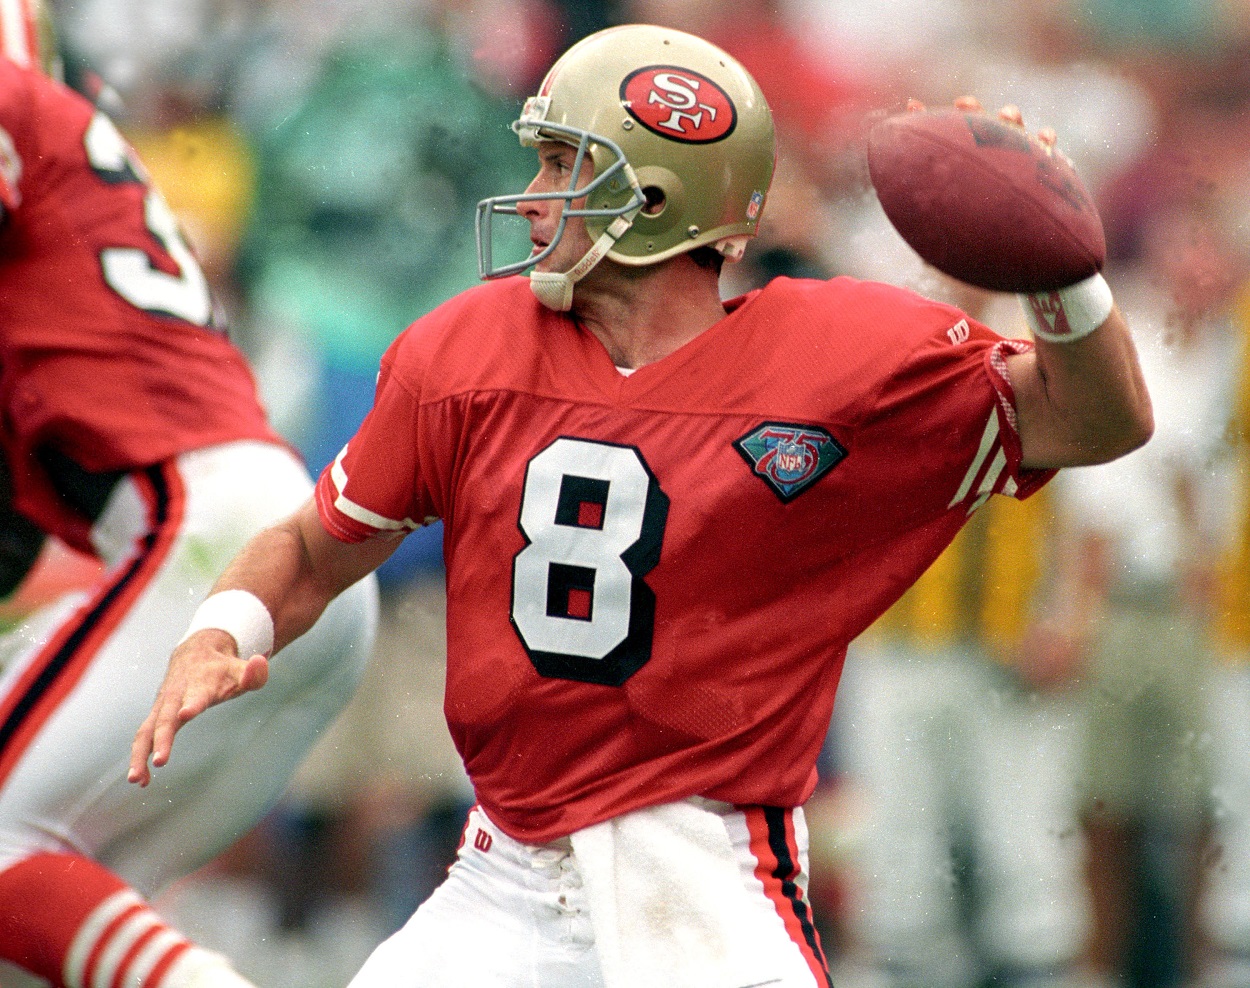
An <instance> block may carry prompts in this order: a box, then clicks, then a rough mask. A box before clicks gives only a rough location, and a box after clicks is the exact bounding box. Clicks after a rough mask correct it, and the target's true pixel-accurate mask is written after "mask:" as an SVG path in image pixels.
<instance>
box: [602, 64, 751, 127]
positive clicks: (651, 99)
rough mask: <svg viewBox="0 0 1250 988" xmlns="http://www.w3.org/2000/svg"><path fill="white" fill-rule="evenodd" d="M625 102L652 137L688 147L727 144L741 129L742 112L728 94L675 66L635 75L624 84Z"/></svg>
mask: <svg viewBox="0 0 1250 988" xmlns="http://www.w3.org/2000/svg"><path fill="white" fill-rule="evenodd" d="M621 102H622V103H623V104H624V106H625V109H626V110H627V111H628V112H629V115H630V116H631V117H633V118H634V119H635V120H637V121H638V122H639V123H640V124H642V125H643V126H644V127H646V128H647V130H649V131H651V133H653V134H659V135H660V136H661V137H668V138H670V139H672V140H674V141H684V142H686V143H688V144H710V143H712V142H713V141H720V140H724V139H725V138H726V137H728V136H729V135H730V134H732V133H733V130H734V127H736V126H737V125H738V110H737V108H736V107H735V106H734V104H733V101H732V100H731V99H730V98H729V94H728V93H726V92H725V90H723V89H721V87H720V86H718V85H717V84H716V83H714V82H713V81H712V80H711V79H709V78H708V77H707V76H705V75H702V74H701V73H699V72H692V71H691V70H690V69H683V68H678V67H677V66H673V65H649V66H647V67H646V68H644V69H637V70H636V71H634V72H631V73H630V74H629V75H627V76H626V77H625V80H624V81H623V82H622V83H621Z"/></svg>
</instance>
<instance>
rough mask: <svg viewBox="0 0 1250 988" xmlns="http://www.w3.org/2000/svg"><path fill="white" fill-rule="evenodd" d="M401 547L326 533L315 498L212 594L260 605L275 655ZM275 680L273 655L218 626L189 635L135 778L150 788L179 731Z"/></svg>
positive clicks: (140, 738)
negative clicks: (232, 593)
mask: <svg viewBox="0 0 1250 988" xmlns="http://www.w3.org/2000/svg"><path fill="white" fill-rule="evenodd" d="M399 542H400V539H399V538H394V539H372V540H367V541H364V542H357V543H351V544H348V543H345V542H341V541H339V540H338V539H336V538H334V537H333V536H332V535H330V534H329V533H328V532H326V530H325V528H324V527H322V524H321V521H320V518H319V517H318V515H317V507H316V504H315V502H314V501H312V500H309V501H308V502H306V503H305V504H304V506H303V507H302V508H300V510H299V511H297V512H296V513H295V514H294V515H292V516H291V517H290V518H288V519H286V520H285V521H283V522H280V523H279V524H277V525H275V526H273V527H272V528H268V529H266V530H265V531H263V532H261V533H259V534H258V535H256V536H255V537H254V538H253V539H252V540H251V541H250V542H248V544H247V545H246V546H244V547H243V550H242V551H241V552H240V553H239V555H238V556H237V557H235V559H234V561H233V562H232V563H231V564H230V565H229V567H227V569H226V571H225V572H224V573H223V574H222V576H221V578H220V579H219V580H218V581H217V583H216V584H215V585H214V587H213V596H214V597H215V596H216V595H218V594H221V593H222V592H224V591H229V590H241V591H246V592H247V593H249V594H251V595H253V596H254V597H255V598H256V599H257V600H259V601H260V603H261V604H263V605H264V608H265V609H266V610H268V612H269V617H271V618H272V622H273V642H272V646H271V647H270V648H267V649H265V651H266V652H269V653H270V654H272V653H273V652H277V651H278V650H279V649H281V648H282V647H284V646H285V645H288V644H290V643H291V642H292V641H294V640H295V639H296V638H298V637H299V636H300V635H302V634H303V633H304V632H306V631H307V630H308V629H309V628H311V627H312V626H313V625H314V624H315V623H316V621H317V618H319V617H320V616H321V613H322V611H324V610H325V609H326V607H327V605H328V604H329V603H330V601H331V600H333V599H334V598H335V597H336V596H338V595H339V594H340V593H342V592H343V591H344V590H346V589H347V588H348V587H350V586H351V585H352V584H353V583H355V582H356V581H358V580H360V579H362V578H364V577H365V576H367V575H368V574H369V573H371V572H373V570H375V569H376V568H377V567H378V566H380V565H382V563H384V562H385V561H386V559H387V557H389V556H390V554H391V553H392V552H394V551H395V548H396V547H397V546H398V545H399ZM210 599H211V598H210ZM253 603H254V602H253ZM257 610H258V611H259V607H257ZM261 616H262V617H263V615H261ZM244 651H246V652H252V651H253V649H251V648H245V649H244ZM268 679H269V659H268V657H267V655H266V654H261V653H260V652H257V653H256V654H251V655H240V654H239V645H238V644H237V643H236V640H235V637H234V636H233V635H231V634H228V633H227V632H225V631H222V630H220V629H219V628H217V627H205V628H203V629H202V630H200V631H197V632H195V633H194V634H192V635H190V636H189V637H188V638H187V639H186V640H185V641H183V642H182V643H181V644H179V645H178V647H177V648H175V649H174V652H173V655H172V656H171V657H170V660H169V669H168V670H167V671H166V673H165V681H164V682H163V683H162V684H161V688H160V690H159V691H158V693H157V695H156V700H155V702H154V703H153V705H152V710H151V712H150V713H149V714H148V717H147V719H146V720H145V721H144V722H143V724H142V725H141V726H140V727H139V730H138V732H137V733H136V734H135V740H134V744H133V745H132V746H131V751H130V772H129V774H128V778H129V780H130V781H131V782H137V783H139V784H140V785H144V786H146V785H147V784H148V783H149V782H150V781H151V778H152V776H151V770H150V769H149V767H148V759H149V758H151V764H152V766H154V767H157V768H159V767H160V766H162V765H164V764H165V763H166V762H168V761H169V756H170V751H171V749H172V747H173V743H174V735H175V734H176V733H177V732H178V730H179V728H181V727H182V726H183V725H184V724H186V723H187V722H188V721H190V720H191V719H192V718H194V717H196V716H198V715H199V714H201V713H203V712H204V711H205V710H207V709H208V708H209V707H211V706H213V705H214V704H217V703H221V702H223V701H225V700H229V699H231V698H232V697H236V696H239V695H240V694H242V693H247V692H249V691H251V690H256V689H260V688H261V687H262V686H264V685H265V683H266V682H267V681H268Z"/></svg>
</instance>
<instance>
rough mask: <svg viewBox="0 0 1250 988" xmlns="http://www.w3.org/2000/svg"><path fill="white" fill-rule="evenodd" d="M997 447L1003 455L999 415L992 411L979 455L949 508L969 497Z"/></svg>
mask: <svg viewBox="0 0 1250 988" xmlns="http://www.w3.org/2000/svg"><path fill="white" fill-rule="evenodd" d="M996 446H997V447H998V449H999V451H1000V453H1001V451H1002V446H1001V445H999V443H998V415H997V414H996V413H995V412H993V411H991V412H990V416H989V418H988V419H987V420H986V422H985V431H984V432H983V433H981V445H980V447H978V449H977V455H976V456H975V457H974V458H973V460H972V464H971V466H969V467H968V472H967V473H966V474H964V479H963V480H962V481H961V482H960V484H959V490H957V491H956V492H955V496H954V497H953V498H951V501H950V504H948V505H947V507H948V508H953V507H954V506H955V505H957V504H958V503H959V502H960V501H962V500H963V499H964V498H966V497H967V496H968V492H969V491H970V490H972V485H973V484H974V483H975V482H976V479H977V477H978V476H979V475H980V473H981V468H982V467H983V466H984V465H985V461H986V459H987V458H988V457H989V455H990V453H991V451H992V450H993V449H994V448H995V447H996Z"/></svg>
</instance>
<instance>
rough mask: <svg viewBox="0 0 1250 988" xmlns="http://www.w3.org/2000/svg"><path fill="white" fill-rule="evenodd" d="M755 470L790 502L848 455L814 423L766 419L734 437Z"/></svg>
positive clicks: (784, 500)
mask: <svg viewBox="0 0 1250 988" xmlns="http://www.w3.org/2000/svg"><path fill="white" fill-rule="evenodd" d="M734 449H736V450H737V451H738V452H739V453H741V454H742V457H743V459H745V460H746V461H747V463H749V464H750V466H751V469H752V471H754V473H755V475H756V476H757V477H759V478H760V479H761V480H762V481H764V483H766V484H767V485H768V486H769V487H770V488H772V491H773V493H774V494H776V495H777V497H779V498H781V500H782V502H783V503H786V504H788V503H789V502H790V501H793V500H794V499H795V498H796V497H798V496H799V495H800V494H802V493H803V492H804V491H805V490H807V488H809V487H811V485H812V484H814V483H815V482H816V481H817V480H819V479H820V478H821V477H823V476H824V475H825V474H826V473H828V472H829V471H830V470H832V469H833V468H834V467H836V466H837V465H838V464H839V463H841V462H842V460H843V459H845V458H846V448H845V447H844V446H843V445H842V444H841V443H840V442H838V441H837V440H836V439H834V438H833V436H831V435H829V433H828V432H826V431H825V430H824V429H821V428H819V427H817V426H814V425H792V424H789V423H786V422H765V423H764V424H763V425H761V426H759V427H758V428H757V429H755V430H754V431H753V432H749V433H748V434H747V435H745V436H742V437H740V438H738V439H735V440H734Z"/></svg>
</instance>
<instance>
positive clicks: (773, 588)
mask: <svg viewBox="0 0 1250 988" xmlns="http://www.w3.org/2000/svg"><path fill="white" fill-rule="evenodd" d="M728 308H729V310H730V311H729V314H728V315H727V316H726V317H725V318H724V319H723V320H721V321H720V322H719V323H717V324H716V325H715V326H713V327H711V328H710V329H708V330H707V331H706V332H704V333H703V334H702V335H700V336H699V337H697V338H696V339H694V340H692V341H691V342H689V343H687V344H686V345H685V346H684V347H682V348H681V349H680V350H678V351H677V352H675V353H673V354H671V355H670V356H668V357H666V358H665V359H663V360H661V361H658V362H656V363H653V364H650V365H647V366H644V367H642V368H640V369H638V370H637V371H635V372H634V373H632V374H631V375H628V376H626V375H623V374H622V373H621V372H620V371H618V370H617V369H616V368H615V367H613V365H612V362H611V360H610V358H609V356H608V354H607V352H606V350H605V349H604V348H603V347H602V346H601V345H600V344H599V342H598V341H597V340H596V338H595V337H594V336H593V335H592V334H591V333H590V332H588V331H586V330H584V329H582V328H581V327H580V326H579V325H578V324H577V322H576V321H575V320H573V319H571V318H568V317H566V316H563V315H558V314H555V313H552V312H549V311H547V310H546V309H544V308H542V307H541V306H540V305H539V304H538V303H537V302H536V301H535V300H534V298H533V296H532V294H531V292H530V290H529V288H528V286H527V285H526V283H525V280H524V279H523V278H512V279H505V280H500V281H496V282H492V283H488V284H486V285H483V286H480V287H477V288H475V289H473V290H471V291H469V292H466V293H464V294H462V295H460V296H459V297H457V298H456V299H453V300H452V301H451V302H449V303H447V304H445V305H444V306H442V307H441V308H439V309H437V310H435V311H434V312H433V313H431V314H430V315H428V316H426V317H424V318H423V319H421V320H419V321H418V322H417V323H416V324H414V325H413V326H412V327H411V328H410V329H409V330H408V331H407V332H406V333H404V334H403V335H401V336H400V337H399V339H398V340H396V342H395V343H394V345H393V346H392V347H391V348H390V350H389V352H388V353H387V354H386V355H385V357H384V358H383V362H382V370H381V375H380V378H379V383H378V389H377V396H376V400H375V405H374V408H373V410H372V412H371V413H370V415H369V416H368V417H367V418H366V419H365V421H364V423H363V424H362V426H361V428H360V430H359V432H358V433H357V435H356V436H355V437H354V438H353V439H352V440H351V442H349V443H348V445H347V447H346V449H345V450H344V451H343V453H342V454H341V455H340V456H339V458H338V459H337V460H336V462H335V463H333V464H332V465H331V466H330V467H328V468H327V469H326V471H325V472H324V473H323V474H322V476H321V478H320V481H319V483H318V488H317V496H318V504H319V507H320V510H321V515H322V519H323V522H324V524H325V525H326V527H327V529H328V530H329V531H330V532H332V533H333V534H334V535H336V536H337V537H339V538H341V539H344V540H349V541H351V540H360V539H366V538H370V537H373V536H377V535H379V534H384V533H388V532H392V533H393V532H395V531H397V530H403V529H408V528H411V527H413V526H416V525H419V524H422V523H423V522H427V521H429V520H431V519H433V518H442V519H443V520H444V523H445V527H446V536H445V556H446V561H447V583H448V594H447V596H448V629H447V638H448V649H447V652H448V657H447V663H448V669H447V694H446V700H445V709H446V715H447V720H448V723H449V725H450V728H451V732H452V736H453V738H454V740H455V743H456V745H457V747H458V749H459V751H460V753H461V755H462V756H463V758H464V762H465V765H466V767H467V770H468V773H469V776H470V778H471V779H472V782H473V784H474V786H475V789H476V793H477V798H478V800H479V803H480V806H481V808H482V810H483V811H484V812H485V814H486V816H487V817H488V818H489V820H490V821H492V822H493V823H494V824H495V825H497V826H498V828H499V829H500V830H501V831H502V832H504V833H506V834H507V835H508V836H509V837H510V838H512V839H514V840H515V841H519V842H523V843H524V844H526V845H548V844H549V843H550V842H552V841H557V840H559V839H562V838H564V837H566V836H568V835H572V834H575V832H578V831H580V830H582V828H587V827H589V826H591V825H595V824H598V823H600V822H601V821H604V820H608V819H610V818H614V817H618V816H620V815H622V814H627V813H630V812H631V811H635V810H640V809H642V808H645V807H651V806H655V805H657V804H667V803H673V802H676V801H680V800H684V799H687V798H689V797H691V796H696V795H697V796H700V797H706V798H707V799H711V800H716V801H719V802H720V803H723V804H733V805H737V806H740V807H742V806H771V807H798V806H800V805H801V804H802V802H803V801H804V800H805V799H806V798H807V797H808V796H809V795H810V794H811V792H812V789H813V787H814V786H815V783H816V772H815V760H816V756H817V753H818V751H819V749H820V747H821V743H822V741H823V739H824V737H825V733H826V730H827V728H828V724H829V719H830V713H831V709H832V706H833V698H834V692H835V690H836V688H837V683H838V677H839V674H840V672H841V667H842V662H843V658H844V656H845V652H846V647H847V643H848V642H849V641H850V640H851V639H852V638H853V637H854V636H855V635H857V634H858V633H859V632H860V631H862V630H863V629H864V628H865V627H867V625H868V624H869V623H870V622H871V621H873V620H874V619H875V618H876V617H877V616H878V615H880V614H881V612H882V611H884V610H885V609H886V607H887V606H888V605H889V604H890V603H892V602H893V601H894V600H895V599H896V598H897V597H898V596H899V595H900V594H901V593H902V591H903V590H904V589H905V588H906V587H908V586H909V585H910V584H911V583H912V582H913V581H914V580H915V579H916V577H918V576H919V574H920V573H921V572H922V571H923V570H924V569H925V568H926V567H927V566H928V565H929V563H930V562H932V560H933V559H934V558H935V557H936V556H937V555H938V554H939V553H940V551H941V550H942V549H943V548H944V547H945V546H946V545H947V543H948V542H949V541H950V540H951V538H952V537H953V536H954V534H955V533H956V532H957V531H958V529H959V527H960V526H961V525H962V524H963V522H964V521H965V519H966V518H967V516H968V515H969V513H970V512H971V511H972V510H973V509H974V508H975V507H976V506H977V505H978V504H979V503H981V501H983V500H984V499H985V498H986V497H988V496H989V495H990V494H991V493H993V492H1002V493H1008V494H1015V495H1017V496H1023V495H1026V494H1028V493H1029V492H1031V491H1032V490H1034V489H1035V488H1036V487H1038V486H1039V485H1040V484H1042V483H1043V482H1045V480H1046V479H1048V477H1049V473H1045V472H1036V473H1033V472H1022V471H1021V470H1020V466H1019V464H1020V444H1019V439H1018V435H1017V433H1016V430H1015V426H1014V411H1013V407H1014V406H1013V403H1012V402H1013V396H1012V393H1011V390H1010V385H1009V382H1008V380H1007V378H1006V376H1005V369H1004V364H1003V357H1004V355H1005V353H1007V352H1009V351H1010V350H1011V348H1017V347H1021V346H1023V344H1019V343H1015V342H1009V341H1005V340H1003V339H1002V338H1000V337H999V336H997V335H996V334H994V333H993V332H992V331H991V330H989V329H987V328H985V327H984V326H981V325H978V324H976V323H974V322H971V321H970V320H968V319H967V318H966V317H964V316H963V314H962V313H960V312H958V311H957V310H955V309H952V308H950V307H948V306H944V305H939V304H936V303H933V302H929V301H926V300H923V299H920V298H918V297H916V296H914V295H911V294H909V293H905V292H903V291H900V290H898V289H895V288H891V287H888V286H884V285H879V284H870V283H863V282H856V281H852V280H849V279H837V280H834V281H831V282H817V281H793V280H788V279H778V280H775V281H774V282H772V283H771V284H770V285H769V286H768V287H766V288H764V289H763V290H761V291H757V292H754V293H752V294H750V295H748V296H745V297H744V298H741V299H737V300H735V301H733V302H731V303H730V304H729V305H728ZM418 743H419V742H418ZM783 826H785V825H783ZM796 828H797V825H796ZM745 840H746V838H744V841H745ZM574 846H576V843H575V844H574ZM478 850H479V851H480V848H479V849H478ZM800 850H801V849H800ZM453 874H454V873H453ZM420 915H421V913H420V912H419V913H418V917H420ZM372 983H373V982H370V981H361V982H360V984H372ZM378 983H382V982H381V981H379V982H378ZM421 983H422V984H424V982H421Z"/></svg>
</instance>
